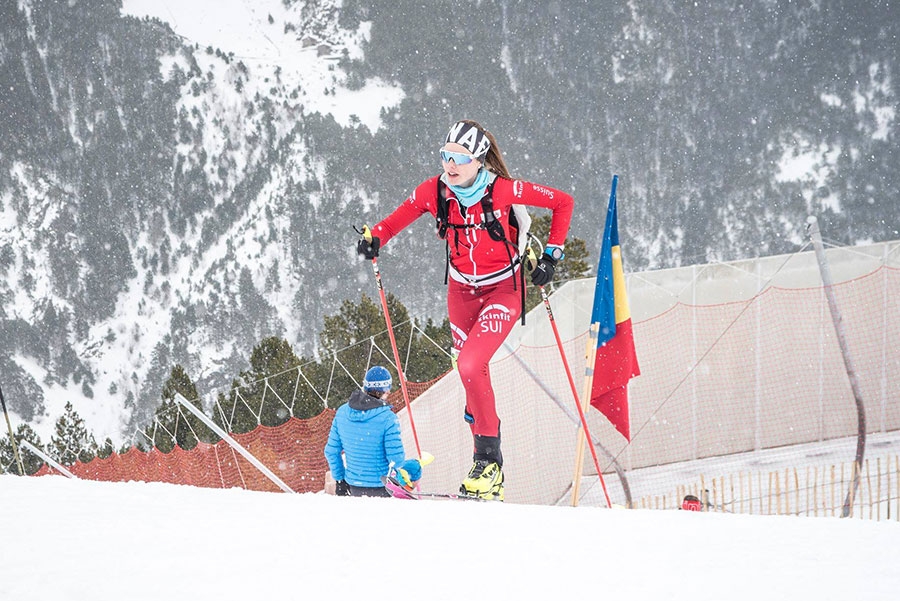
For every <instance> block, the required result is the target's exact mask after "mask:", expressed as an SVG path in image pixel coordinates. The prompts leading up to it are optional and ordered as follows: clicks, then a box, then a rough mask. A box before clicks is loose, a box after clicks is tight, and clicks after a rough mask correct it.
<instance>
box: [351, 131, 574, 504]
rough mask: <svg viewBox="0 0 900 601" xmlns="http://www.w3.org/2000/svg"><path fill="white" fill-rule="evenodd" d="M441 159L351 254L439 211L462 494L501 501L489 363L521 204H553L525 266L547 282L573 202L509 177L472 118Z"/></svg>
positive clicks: (502, 315)
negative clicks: (461, 443) (463, 440)
mask: <svg viewBox="0 0 900 601" xmlns="http://www.w3.org/2000/svg"><path fill="white" fill-rule="evenodd" d="M440 157H441V165H442V167H443V172H442V173H441V174H440V175H436V176H434V177H431V178H429V179H427V180H425V181H424V182H422V183H421V184H419V185H418V186H417V187H416V189H415V190H414V191H413V193H412V194H411V195H410V196H409V198H407V199H406V201H404V202H403V204H401V205H400V206H399V207H397V209H395V210H394V212H393V213H391V214H390V215H388V216H387V217H386V218H385V219H383V220H382V221H381V222H379V223H378V224H376V225H375V226H374V227H373V228H372V230H371V234H370V236H369V238H368V239H367V237H363V238H362V239H360V241H359V242H358V244H357V252H358V253H359V254H361V255H363V256H364V257H365V258H367V259H373V258H374V257H377V256H378V253H379V250H380V249H381V248H383V247H384V246H385V245H386V244H387V243H388V242H389V241H390V240H391V238H393V237H394V236H396V235H397V234H398V233H399V232H400V231H401V230H403V229H404V228H405V227H407V226H408V225H410V224H411V223H412V222H413V221H415V220H416V219H418V218H419V217H421V216H422V215H424V214H425V213H430V214H431V216H432V217H434V218H435V220H436V227H437V231H438V236H439V237H440V238H443V239H444V240H445V243H446V247H447V274H448V275H449V278H447V277H446V276H445V280H448V279H449V282H448V289H447V311H448V314H449V317H450V328H451V331H452V336H453V346H454V353H458V355H457V361H456V365H457V370H458V372H459V376H460V379H461V380H462V384H463V387H464V388H465V392H466V406H465V411H464V418H465V420H466V421H467V422H468V424H469V426H470V428H471V430H472V435H473V438H474V454H473V460H474V463H473V465H472V468H471V469H470V470H469V473H468V475H467V476H466V478H465V479H464V480H463V482H462V485H461V486H460V492H461V493H462V494H465V495H469V496H475V497H480V498H484V499H494V500H503V472H502V467H503V455H502V454H501V452H500V419H499V417H498V415H497V411H496V406H495V396H494V389H493V387H492V385H491V375H490V366H489V362H490V360H491V357H492V356H493V355H494V353H495V352H496V351H497V349H498V348H499V347H500V345H501V344H502V343H503V341H504V340H505V339H506V336H507V335H508V334H509V332H510V330H512V328H513V325H514V324H515V322H516V319H517V318H518V317H519V315H520V314H521V313H522V311H523V305H524V292H525V291H524V286H525V279H524V271H522V272H520V269H521V258H520V255H521V254H522V251H523V250H524V243H523V244H521V245H519V243H518V240H516V233H517V229H518V226H519V225H524V224H522V223H521V221H522V220H523V219H528V217H527V213H525V211H524V210H521V206H520V205H528V206H536V207H542V208H545V209H550V210H551V211H552V212H553V214H552V219H551V224H550V235H549V239H548V240H547V246H546V248H545V250H544V253H543V254H542V255H541V257H540V259H539V260H538V261H537V264H536V267H535V268H534V271H533V272H532V274H531V280H532V283H534V284H535V285H538V286H543V285H545V284H547V283H549V282H550V281H551V279H552V278H553V272H554V270H555V268H556V265H557V263H558V262H559V261H560V260H562V258H563V257H564V254H563V243H564V242H565V239H566V234H567V233H568V229H569V221H570V220H571V217H572V209H573V201H572V197H571V196H570V195H569V194H567V193H565V192H562V191H560V190H556V189H553V188H550V187H548V186H542V185H537V184H533V183H531V182H527V181H522V180H516V179H513V178H512V176H511V175H510V174H509V170H508V169H507V167H506V163H505V161H504V160H503V155H502V154H501V153H500V148H499V147H498V146H497V141H496V139H495V138H494V136H493V135H492V134H491V133H490V132H489V131H487V130H486V129H484V128H483V127H482V126H481V125H480V124H478V123H477V122H475V121H470V120H463V121H458V122H456V123H455V124H453V126H451V127H450V131H449V132H448V133H447V136H446V138H445V139H444V144H443V146H442V147H441V148H440ZM517 221H518V222H519V223H517ZM529 221H530V220H529ZM526 227H527V226H526ZM523 238H524V236H523ZM517 280H518V282H517Z"/></svg>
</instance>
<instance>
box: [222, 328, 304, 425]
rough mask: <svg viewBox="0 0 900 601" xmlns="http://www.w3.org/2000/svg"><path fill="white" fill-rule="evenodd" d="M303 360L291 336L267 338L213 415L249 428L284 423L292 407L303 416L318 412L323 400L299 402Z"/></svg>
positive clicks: (254, 351) (228, 422) (297, 413)
mask: <svg viewBox="0 0 900 601" xmlns="http://www.w3.org/2000/svg"><path fill="white" fill-rule="evenodd" d="M300 364H301V361H300V358H299V357H297V355H296V354H294V351H293V349H292V348H291V345H290V343H288V341H287V340H284V339H283V338H279V337H277V336H271V337H269V338H266V339H264V340H263V341H262V342H260V343H259V344H258V345H257V346H256V347H254V349H253V352H252V353H251V356H250V369H249V370H247V371H243V372H241V374H240V380H239V381H238V380H236V381H235V382H233V383H232V389H231V391H230V392H229V393H228V395H227V396H226V395H224V394H219V400H218V404H219V407H218V408H217V410H216V414H215V416H214V418H213V419H214V420H215V421H216V423H217V424H219V425H220V426H222V427H223V428H224V429H226V430H228V431H231V432H249V431H250V430H253V429H254V428H256V427H257V426H259V425H265V426H277V425H280V424H283V423H284V422H286V421H287V420H288V419H290V417H291V415H292V411H293V415H294V416H296V417H300V418H305V417H312V416H313V415H317V414H318V413H320V412H321V411H322V405H321V403H319V404H318V407H315V406H314V404H313V406H309V405H308V404H307V403H302V404H301V405H300V406H297V405H296V404H295V394H296V391H297V389H298V387H299V380H302V378H300V376H299V374H298V371H297V369H298V367H299V366H300ZM298 379H299V380H298Z"/></svg>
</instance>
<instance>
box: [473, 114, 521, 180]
mask: <svg viewBox="0 0 900 601" xmlns="http://www.w3.org/2000/svg"><path fill="white" fill-rule="evenodd" d="M462 122H463V123H466V124H468V125H474V126H475V127H477V128H478V129H480V130H481V131H483V132H484V135H485V136H487V139H488V140H490V142H491V147H490V148H489V149H488V153H487V156H486V157H484V167H485V169H487V170H488V171H492V172H493V173H496V174H497V175H499V176H500V177H504V178H506V179H513V176H511V175H510V174H509V169H508V168H507V167H506V161H504V160H503V153H501V152H500V146H498V145H497V139H496V138H495V137H494V134H492V133H491V132H489V131H488V130H486V129H485V128H483V127H482V126H481V124H480V123H478V122H477V121H472V120H471V119H462Z"/></svg>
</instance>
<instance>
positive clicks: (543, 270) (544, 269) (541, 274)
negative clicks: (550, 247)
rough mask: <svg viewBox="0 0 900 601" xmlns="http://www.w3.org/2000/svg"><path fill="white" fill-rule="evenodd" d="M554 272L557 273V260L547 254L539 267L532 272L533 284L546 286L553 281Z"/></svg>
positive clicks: (538, 263)
mask: <svg viewBox="0 0 900 601" xmlns="http://www.w3.org/2000/svg"><path fill="white" fill-rule="evenodd" d="M554 271H556V259H554V258H553V257H551V256H550V255H547V254H543V255H541V258H540V259H538V262H537V267H535V268H534V271H532V272H531V283H532V284H534V285H535V286H546V285H547V284H549V283H550V280H552V279H553V272H554Z"/></svg>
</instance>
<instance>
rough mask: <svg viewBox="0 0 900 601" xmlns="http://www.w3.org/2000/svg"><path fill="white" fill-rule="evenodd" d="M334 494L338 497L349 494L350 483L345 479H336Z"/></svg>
mask: <svg viewBox="0 0 900 601" xmlns="http://www.w3.org/2000/svg"><path fill="white" fill-rule="evenodd" d="M334 494H335V495H337V496H339V497H349V496H350V485H349V484H347V481H346V480H338V481H337V482H335V483H334Z"/></svg>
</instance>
